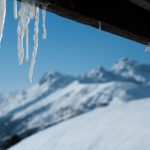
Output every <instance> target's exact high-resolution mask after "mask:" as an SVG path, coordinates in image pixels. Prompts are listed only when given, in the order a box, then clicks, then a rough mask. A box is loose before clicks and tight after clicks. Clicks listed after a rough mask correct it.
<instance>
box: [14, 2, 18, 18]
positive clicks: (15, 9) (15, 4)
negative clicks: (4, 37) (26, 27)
mask: <svg viewBox="0 0 150 150" xmlns="http://www.w3.org/2000/svg"><path fill="white" fill-rule="evenodd" d="M14 18H15V19H17V18H18V14H17V0H14Z"/></svg>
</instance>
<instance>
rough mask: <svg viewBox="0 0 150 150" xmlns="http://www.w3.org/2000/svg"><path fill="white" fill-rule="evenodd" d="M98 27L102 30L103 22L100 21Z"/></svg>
mask: <svg viewBox="0 0 150 150" xmlns="http://www.w3.org/2000/svg"><path fill="white" fill-rule="evenodd" d="M98 25H99V29H100V30H101V29H102V22H101V21H99V22H98Z"/></svg>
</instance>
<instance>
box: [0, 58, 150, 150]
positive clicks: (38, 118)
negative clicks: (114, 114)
mask: <svg viewBox="0 0 150 150" xmlns="http://www.w3.org/2000/svg"><path fill="white" fill-rule="evenodd" d="M149 97H150V65H145V64H139V63H138V62H136V61H134V60H129V59H127V58H123V59H120V60H118V61H117V62H116V63H115V64H114V65H113V66H112V68H111V69H109V70H106V69H105V68H103V67H98V68H96V69H93V70H92V71H90V72H88V73H85V74H82V75H79V76H78V77H73V76H69V75H63V74H61V73H59V72H48V73H45V74H44V75H43V77H42V78H41V80H40V81H39V83H37V84H36V85H34V86H33V87H31V88H29V89H26V90H24V91H21V92H16V93H11V94H9V93H8V94H1V95H0V139H1V141H0V146H1V147H4V148H7V147H9V146H11V145H13V144H15V143H17V142H19V141H20V140H22V139H24V138H25V137H28V136H30V135H32V134H34V133H36V132H38V131H40V130H43V129H45V128H47V127H50V126H53V125H55V124H58V123H60V122H62V121H65V120H68V119H70V118H73V117H75V116H79V115H81V114H83V113H86V112H90V111H92V110H94V109H96V108H100V107H107V106H109V105H111V104H112V103H116V104H118V105H119V104H120V103H126V102H129V101H131V100H132V101H133V100H140V99H144V98H149Z"/></svg>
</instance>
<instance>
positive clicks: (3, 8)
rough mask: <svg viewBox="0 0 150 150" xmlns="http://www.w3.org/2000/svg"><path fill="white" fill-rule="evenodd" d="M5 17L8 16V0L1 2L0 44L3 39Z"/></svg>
mask: <svg viewBox="0 0 150 150" xmlns="http://www.w3.org/2000/svg"><path fill="white" fill-rule="evenodd" d="M5 16H6V0H0V43H1V40H2V37H3V29H4V23H5Z"/></svg>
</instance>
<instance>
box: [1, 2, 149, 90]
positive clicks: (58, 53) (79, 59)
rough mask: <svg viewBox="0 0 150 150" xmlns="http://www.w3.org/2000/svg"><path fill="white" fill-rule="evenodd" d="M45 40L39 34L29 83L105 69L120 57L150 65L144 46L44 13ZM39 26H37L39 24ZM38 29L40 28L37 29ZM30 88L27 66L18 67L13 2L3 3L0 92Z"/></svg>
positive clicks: (25, 64)
mask: <svg viewBox="0 0 150 150" xmlns="http://www.w3.org/2000/svg"><path fill="white" fill-rule="evenodd" d="M46 25H47V31H48V37H47V39H46V40H42V31H40V34H39V49H38V56H37V61H36V66H35V69H34V75H33V84H34V83H36V82H37V81H38V80H39V79H40V77H41V76H42V75H43V74H44V73H45V72H46V71H54V70H57V71H60V72H62V73H66V74H72V75H78V74H80V73H84V72H86V71H89V70H90V69H92V68H95V67H97V66H104V67H106V68H109V67H110V66H111V65H112V64H113V63H114V62H115V61H116V60H118V59H119V58H121V57H128V58H131V59H136V60H139V61H140V62H141V63H150V53H145V52H144V49H145V46H144V45H141V44H139V43H136V42H133V41H130V40H127V39H124V38H121V37H119V36H116V35H112V34H110V33H106V32H103V31H100V30H98V29H95V28H92V27H89V26H86V25H82V24H79V23H76V22H74V21H71V20H68V19H65V18H62V17H59V16H56V15H54V14H52V13H48V14H47V20H46ZM40 26H41V24H40ZM40 30H41V29H40ZM32 36H33V28H32V25H31V28H30V51H32V47H33V44H32V43H33V40H32ZM28 86H31V84H30V83H29V81H28V64H27V62H24V64H23V66H21V67H20V66H19V65H18V60H17V20H14V17H13V0H11V1H10V0H7V16H6V22H5V29H4V36H3V40H2V43H1V48H0V92H7V91H16V90H18V89H19V90H20V89H23V88H25V87H28Z"/></svg>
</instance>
